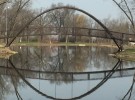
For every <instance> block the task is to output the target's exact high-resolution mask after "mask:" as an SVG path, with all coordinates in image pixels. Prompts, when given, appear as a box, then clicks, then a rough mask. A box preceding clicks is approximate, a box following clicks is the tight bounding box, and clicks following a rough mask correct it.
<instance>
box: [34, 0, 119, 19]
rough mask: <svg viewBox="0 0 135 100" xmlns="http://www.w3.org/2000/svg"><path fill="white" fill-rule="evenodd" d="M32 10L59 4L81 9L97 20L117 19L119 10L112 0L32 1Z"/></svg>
mask: <svg viewBox="0 0 135 100" xmlns="http://www.w3.org/2000/svg"><path fill="white" fill-rule="evenodd" d="M32 1H33V8H41V7H42V8H49V7H50V6H51V4H53V3H54V4H57V3H59V2H61V3H63V4H64V5H67V4H70V5H73V6H76V7H78V8H81V9H83V10H85V11H87V12H89V13H90V14H92V15H94V16H96V17H97V18H99V19H104V18H107V17H111V18H118V16H119V15H120V10H119V9H118V8H117V6H116V5H115V4H114V3H113V2H112V0H32Z"/></svg>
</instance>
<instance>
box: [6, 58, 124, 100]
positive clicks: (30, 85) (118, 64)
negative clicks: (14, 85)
mask: <svg viewBox="0 0 135 100" xmlns="http://www.w3.org/2000/svg"><path fill="white" fill-rule="evenodd" d="M9 62H10V64H11V66H12V67H13V69H14V70H15V71H16V72H17V73H18V75H19V76H20V77H21V79H22V80H23V81H24V82H25V83H26V84H27V85H28V86H29V87H30V88H31V89H33V90H34V91H35V92H37V93H38V94H40V95H42V96H45V97H47V98H49V99H55V100H72V99H81V98H83V97H85V96H87V95H89V94H91V93H93V92H94V91H95V90H97V89H98V88H99V87H101V86H102V85H103V84H104V83H105V82H106V81H107V80H108V79H109V78H110V77H111V76H112V75H113V73H114V72H115V70H116V69H118V67H119V66H120V64H121V60H119V61H118V62H117V63H116V65H115V66H114V67H113V68H112V70H111V71H110V72H109V73H108V74H107V75H106V77H105V78H104V79H103V80H102V81H101V82H99V84H97V85H96V86H95V87H94V88H92V89H91V90H89V91H88V92H86V93H84V94H82V95H80V96H77V97H73V98H68V99H63V98H62V99H61V98H55V97H52V96H49V95H47V94H45V93H43V92H41V91H40V90H38V89H37V88H36V87H34V86H33V85H32V84H30V83H29V82H28V81H27V80H26V79H25V78H24V76H23V75H22V74H21V73H20V72H19V71H18V70H17V68H16V67H15V66H14V64H13V63H12V62H11V60H10V59H9Z"/></svg>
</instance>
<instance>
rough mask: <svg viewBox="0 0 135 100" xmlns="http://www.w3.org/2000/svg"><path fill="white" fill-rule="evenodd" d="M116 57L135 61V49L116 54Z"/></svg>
mask: <svg viewBox="0 0 135 100" xmlns="http://www.w3.org/2000/svg"><path fill="white" fill-rule="evenodd" d="M116 57H117V58H120V59H122V60H127V61H135V49H133V48H130V49H126V50H124V51H122V52H119V53H116Z"/></svg>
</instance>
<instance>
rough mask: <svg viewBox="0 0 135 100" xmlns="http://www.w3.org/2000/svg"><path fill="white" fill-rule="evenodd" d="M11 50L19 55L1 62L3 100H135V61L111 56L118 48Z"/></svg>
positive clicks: (63, 47)
mask: <svg viewBox="0 0 135 100" xmlns="http://www.w3.org/2000/svg"><path fill="white" fill-rule="evenodd" d="M11 49H12V50H15V51H17V52H18V53H17V54H15V55H12V56H11V57H10V58H9V59H2V58H1V59H0V91H1V94H0V100H51V99H52V100H54V99H57V100H60V99H61V100H64V99H66V100H71V99H79V100H122V99H123V100H127V99H128V98H130V100H135V96H134V95H133V94H134V93H135V88H134V80H133V79H134V73H135V66H134V65H135V62H131V61H122V60H120V59H116V58H114V57H111V56H109V54H111V53H113V52H116V49H115V48H108V47H94V46H90V47H89V46H86V47H79V46H70V47H68V46H59V47H57V46H43V47H42V46H39V47H38V46H37V47H36V46H31V47H27V46H22V47H19V46H16V47H11ZM128 91H129V93H128ZM126 94H127V95H126ZM130 94H131V95H130Z"/></svg>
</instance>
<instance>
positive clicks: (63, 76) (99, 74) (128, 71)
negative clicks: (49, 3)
mask: <svg viewBox="0 0 135 100" xmlns="http://www.w3.org/2000/svg"><path fill="white" fill-rule="evenodd" d="M7 65H8V67H7V66H0V75H9V76H18V74H16V73H15V72H14V69H13V68H12V66H11V65H9V64H7ZM16 69H17V70H18V71H19V72H20V73H21V74H22V75H23V77H24V78H30V79H40V80H61V81H81V80H83V81H84V80H100V79H103V78H105V77H106V76H107V74H108V73H110V72H112V70H103V71H91V72H52V71H40V70H32V69H23V68H17V67H16ZM11 72H12V74H10V73H11ZM134 72H135V67H132V68H123V67H122V63H121V64H120V65H119V69H116V70H115V73H114V74H113V75H112V77H111V78H119V77H128V76H133V74H134Z"/></svg>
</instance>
